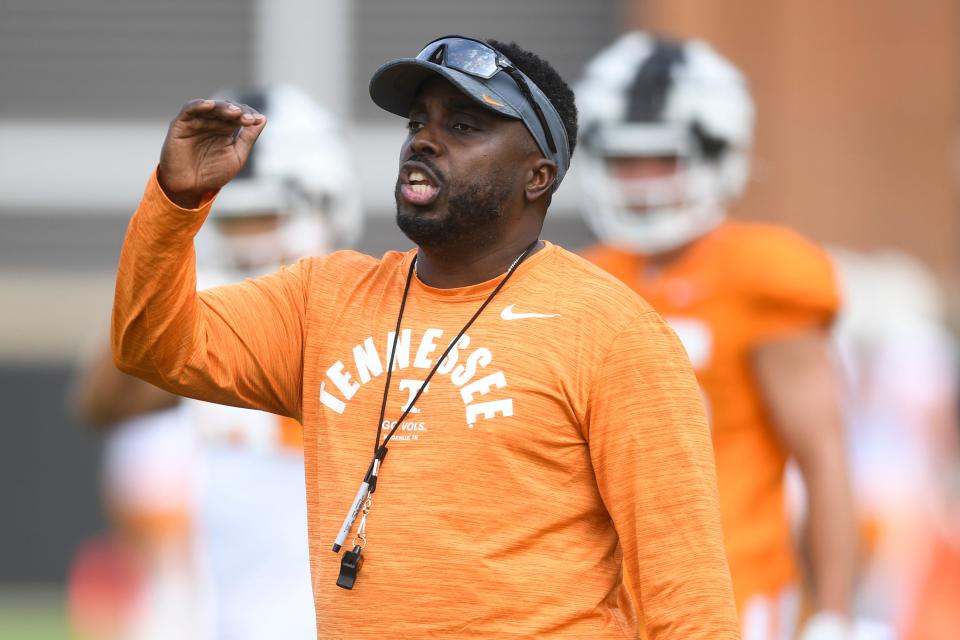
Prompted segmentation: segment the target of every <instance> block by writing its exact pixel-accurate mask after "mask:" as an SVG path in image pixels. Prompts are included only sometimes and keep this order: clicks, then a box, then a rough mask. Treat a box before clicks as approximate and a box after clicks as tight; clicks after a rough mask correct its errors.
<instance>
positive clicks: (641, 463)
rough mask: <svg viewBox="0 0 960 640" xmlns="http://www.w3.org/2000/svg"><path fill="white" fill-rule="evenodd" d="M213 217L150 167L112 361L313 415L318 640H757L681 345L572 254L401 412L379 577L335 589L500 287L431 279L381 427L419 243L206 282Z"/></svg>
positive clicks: (379, 516)
mask: <svg viewBox="0 0 960 640" xmlns="http://www.w3.org/2000/svg"><path fill="white" fill-rule="evenodd" d="M209 207H210V203H206V204H205V205H204V206H203V207H201V208H200V209H199V210H193V211H189V210H184V209H180V208H178V207H176V206H175V205H173V204H172V203H171V202H169V201H168V200H167V199H166V197H165V196H164V195H163V193H162V191H161V190H160V188H159V185H158V184H157V182H156V179H155V178H153V179H151V180H150V182H149V184H148V186H147V190H146V193H145V196H144V199H143V201H142V203H141V205H140V208H139V209H138V211H137V213H136V214H135V216H134V218H133V220H132V221H131V223H130V227H129V229H128V232H127V238H126V240H125V242H124V246H123V251H122V254H121V260H120V268H119V272H118V276H117V292H116V300H115V304H114V316H113V332H112V345H113V351H114V356H115V358H116V360H117V363H118V364H119V365H120V366H121V368H123V369H124V370H125V371H127V372H129V373H133V374H135V375H138V376H140V377H143V378H145V379H147V380H149V381H150V382H153V383H155V384H158V385H160V386H162V387H165V388H167V389H170V390H172V391H175V392H177V393H180V394H183V395H188V396H193V397H198V398H202V399H205V400H211V401H215V402H222V403H227V404H234V405H238V406H244V407H251V408H256V409H262V410H266V411H271V412H274V413H279V414H282V415H287V416H291V417H294V418H297V419H300V420H301V422H302V423H303V425H304V446H305V460H306V482H307V500H308V508H309V523H310V525H309V533H310V547H311V567H312V575H313V587H314V595H315V603H316V609H317V626H318V634H319V636H320V637H322V638H340V637H351V638H357V637H374V636H377V637H379V636H382V634H383V633H384V632H385V631H388V632H389V633H390V634H391V635H395V636H400V637H402V636H406V637H425V636H438V637H441V636H442V637H450V636H470V637H478V638H501V637H523V638H532V637H537V638H542V637H570V638H625V637H638V636H639V635H640V633H641V629H644V633H645V634H646V636H647V637H649V638H655V639H661V638H683V639H685V640H689V639H695V638H711V639H715V638H737V637H739V632H738V630H737V621H736V614H735V611H734V605H733V598H732V591H731V586H730V578H729V574H728V570H727V564H726V559H725V556H724V552H723V544H722V539H721V534H720V519H719V508H718V501H717V495H716V480H715V476H714V468H713V464H714V463H713V455H712V449H711V445H710V437H709V433H708V429H707V426H706V422H705V418H704V414H703V408H702V405H701V401H700V396H699V392H698V390H697V386H696V380H695V378H694V376H693V373H692V371H691V369H690V365H689V362H688V361H687V358H686V357H685V355H684V352H683V348H682V347H681V346H680V344H679V342H678V341H677V339H676V337H675V336H674V334H673V333H672V331H671V330H670V329H669V328H667V326H666V325H665V324H664V323H663V321H662V320H661V318H660V317H659V316H658V315H657V314H656V313H655V312H653V311H652V310H651V309H650V308H649V307H648V306H647V305H646V304H645V303H644V302H643V301H642V300H641V299H640V298H638V297H637V296H636V294H634V293H633V292H631V291H630V290H629V289H628V288H627V287H626V286H624V285H623V284H621V283H619V282H618V281H616V280H615V279H614V278H613V277H611V276H608V275H606V274H605V273H603V272H601V271H600V270H599V269H597V268H595V267H593V266H591V265H589V264H588V263H587V262H586V261H584V260H582V259H580V258H578V257H576V256H574V255H573V254H571V253H568V252H566V251H564V250H563V249H561V248H559V247H557V246H554V245H551V244H548V245H547V246H546V248H545V249H543V250H541V251H539V252H538V253H536V254H534V255H533V256H531V257H530V258H529V259H528V260H526V261H525V262H524V263H523V264H522V265H521V266H520V267H519V268H518V269H517V271H516V273H515V274H514V275H513V277H512V278H511V279H510V281H509V282H508V283H507V285H506V286H505V287H504V288H503V289H502V290H501V291H500V293H499V294H498V295H497V297H496V298H495V299H494V301H493V303H492V304H491V305H490V306H489V307H488V308H487V309H486V310H485V311H484V313H483V314H482V315H481V316H480V318H479V319H478V320H477V322H476V323H475V324H474V325H473V326H472V327H471V328H470V329H469V331H468V332H467V333H466V335H465V336H464V337H463V338H462V339H461V340H460V341H459V342H458V344H457V346H456V348H455V349H454V350H453V351H452V352H451V354H450V356H449V357H448V358H447V359H446V360H445V361H444V362H443V364H442V365H441V366H440V368H439V370H438V372H437V374H436V376H435V377H434V378H433V380H432V381H431V382H430V384H429V387H428V388H427V390H426V391H425V392H424V394H423V395H422V396H421V397H420V399H419V400H418V401H417V403H416V407H415V409H414V411H412V412H411V413H410V414H409V416H408V417H407V419H406V420H404V424H403V425H402V427H401V429H400V430H399V431H398V432H397V437H395V439H394V440H393V441H391V445H390V450H391V453H390V455H389V456H387V459H386V461H385V463H384V466H383V469H382V471H381V473H380V483H379V485H378V488H377V491H376V494H375V495H374V504H375V506H374V509H373V511H372V512H371V513H370V517H369V520H368V522H367V535H368V541H369V542H368V545H367V547H366V549H365V550H364V557H365V563H364V566H363V568H362V570H361V572H360V576H359V578H358V580H357V583H356V586H355V588H354V589H353V590H352V591H346V590H343V589H339V588H337V587H336V586H335V581H336V578H337V575H338V572H339V565H340V556H338V555H336V554H334V553H332V552H331V551H330V546H331V544H332V542H333V540H334V537H335V536H336V533H337V531H338V529H339V526H340V521H341V520H342V518H343V516H344V514H345V512H346V510H347V508H348V507H349V504H350V502H351V500H352V498H353V495H354V493H355V491H356V489H357V486H358V484H359V482H360V480H362V478H363V474H364V472H365V471H366V468H367V464H368V462H369V460H370V457H371V455H372V453H373V447H374V438H375V433H376V430H377V429H388V428H389V427H390V423H391V420H396V419H397V417H399V415H400V413H401V412H402V410H403V408H404V406H405V405H406V404H407V403H408V402H409V400H410V398H411V397H412V395H413V393H414V392H415V391H416V389H418V388H419V386H420V384H422V381H423V380H424V378H425V377H426V375H427V373H428V372H429V370H430V368H431V367H432V366H433V364H434V359H435V358H438V357H440V355H441V354H442V352H443V350H444V349H445V347H446V346H447V344H449V341H450V340H452V339H453V337H454V336H455V335H456V333H457V332H458V330H459V329H460V328H461V327H462V326H463V324H464V323H465V322H466V321H467V319H468V318H469V317H470V316H471V315H472V314H473V312H474V311H475V310H476V309H477V307H478V306H479V305H480V304H481V303H482V301H483V300H484V299H485V298H486V297H487V295H488V294H489V293H490V291H491V290H492V289H493V288H494V287H495V286H496V284H497V283H498V282H499V280H500V278H496V279H494V280H492V281H489V282H484V283H481V284H477V285H474V286H470V287H463V288H457V289H435V288H431V287H429V286H426V285H425V284H423V283H421V282H420V281H419V280H417V279H416V278H415V279H414V281H413V283H412V285H411V287H410V293H409V297H408V299H407V304H406V311H405V313H404V318H403V326H402V329H401V331H400V336H399V339H398V340H397V355H396V359H395V363H394V367H395V368H394V371H393V375H392V379H391V389H390V395H389V400H388V403H387V413H386V420H385V424H383V425H378V424H377V421H378V417H379V411H380V403H381V399H382V394H383V385H384V381H385V378H386V375H385V368H386V366H387V360H388V359H389V347H390V346H391V345H392V343H393V341H394V326H395V323H396V318H397V312H398V309H399V305H400V299H401V296H402V292H403V286H404V282H405V280H406V276H407V273H408V268H409V265H410V261H411V260H412V259H413V257H414V255H415V253H414V252H413V251H408V252H406V253H397V252H390V253H387V254H386V255H384V257H383V258H382V259H381V260H376V259H373V258H370V257H367V256H365V255H361V254H358V253H354V252H338V253H334V254H331V255H329V256H326V257H322V258H311V259H305V260H301V261H300V262H298V263H297V264H296V265H294V266H293V267H291V268H287V269H283V270H281V271H279V272H277V273H275V274H272V275H268V276H266V277H263V278H259V279H256V280H248V281H246V282H245V283H243V284H239V285H232V286H228V287H221V288H217V289H212V290H207V291H204V292H201V293H199V294H198V293H197V292H196V290H195V275H194V270H195V269H194V258H193V248H192V238H193V236H194V234H195V233H196V231H197V230H198V228H199V227H200V225H201V224H202V222H203V219H204V217H205V216H206V214H207V212H208V210H209ZM265 517H269V515H268V514H265ZM621 560H622V562H621ZM624 573H626V576H624ZM624 579H626V580H628V581H629V583H630V584H631V585H633V586H634V589H633V591H634V592H635V593H636V594H637V596H636V601H634V600H633V598H632V596H629V595H628V593H629V591H628V590H627V589H625V588H624V584H623V582H624Z"/></svg>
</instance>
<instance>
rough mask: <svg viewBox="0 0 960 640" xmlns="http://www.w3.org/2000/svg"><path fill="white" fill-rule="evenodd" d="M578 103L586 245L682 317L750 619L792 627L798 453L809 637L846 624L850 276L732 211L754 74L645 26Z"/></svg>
mask: <svg viewBox="0 0 960 640" xmlns="http://www.w3.org/2000/svg"><path fill="white" fill-rule="evenodd" d="M577 103H578V106H579V108H580V114H581V123H582V125H581V131H582V141H581V147H582V149H583V154H582V157H581V159H580V166H579V173H580V177H581V178H582V180H583V189H582V192H583V194H584V198H585V200H584V203H583V213H584V216H585V218H586V220H587V222H588V223H589V225H590V226H591V228H592V229H593V230H594V232H595V233H596V235H597V236H598V237H599V239H600V241H601V243H602V244H600V245H598V246H596V247H593V248H591V249H590V250H589V251H588V252H587V257H588V258H590V259H591V260H593V261H594V262H595V263H596V264H598V265H600V266H601V267H603V268H605V269H606V270H607V271H609V272H610V273H612V274H614V275H615V276H617V277H619V278H620V279H622V280H623V281H625V282H626V283H627V284H629V285H630V286H631V287H633V288H634V289H635V290H636V291H637V292H639V293H640V294H641V295H642V296H643V297H644V298H645V299H646V300H647V301H649V302H650V303H651V304H652V305H653V306H654V308H655V309H657V310H658V311H659V312H660V313H661V314H662V315H663V316H664V317H665V318H666V319H667V321H668V322H670V323H671V325H672V327H673V328H674V330H675V331H676V333H677V334H678V336H679V337H680V339H681V341H682V342H683V344H684V346H685V347H686V349H687V352H688V355H689V357H690V360H691V361H692V363H693V366H694V368H695V370H696V371H697V374H698V379H699V382H700V385H701V387H702V390H703V397H704V402H705V404H706V406H707V412H708V415H709V416H710V419H711V423H712V430H713V437H714V448H715V452H716V461H717V475H718V482H719V488H720V500H721V511H722V517H723V526H724V537H725V541H726V546H727V553H728V558H729V561H730V571H731V574H732V577H733V583H734V590H735V593H736V598H737V604H738V608H739V611H740V615H741V621H742V628H743V637H744V638H745V639H746V640H754V639H767V638H769V639H773V638H778V639H779V638H790V637H794V628H795V626H796V620H797V619H798V570H797V566H798V562H797V559H796V558H795V554H794V547H793V545H792V541H791V536H790V531H789V526H788V519H787V516H786V513H785V506H784V481H783V478H784V467H785V464H786V462H787V460H788V459H789V458H793V459H794V460H795V461H796V463H797V465H798V467H799V469H800V471H801V473H802V475H803V479H804V481H805V483H806V487H807V494H808V496H809V510H808V513H809V521H808V527H807V534H808V535H807V538H808V540H807V548H808V550H809V562H810V567H811V573H812V576H811V582H812V587H813V598H814V603H815V613H814V614H813V615H812V617H810V619H809V620H808V622H807V623H806V626H805V629H804V633H805V635H804V636H803V637H804V638H811V639H812V638H842V637H845V635H846V633H847V631H848V623H847V619H848V611H849V598H850V591H851V588H852V581H853V575H854V565H855V558H854V555H855V553H854V551H855V549H854V548H855V533H854V524H853V515H852V506H851V492H850V489H849V485H848V480H847V471H846V466H845V461H844V448H843V439H842V427H841V419H840V412H839V403H838V397H837V396H838V392H837V385H836V381H835V375H834V365H833V361H832V357H831V352H830V349H829V347H828V345H829V338H828V329H829V326H830V324H831V322H832V320H833V318H834V315H835V313H836V312H837V309H838V305H839V295H838V287H837V284H836V282H835V279H834V273H833V268H832V267H831V263H830V261H829V260H828V258H827V256H826V255H825V253H824V252H823V251H821V250H820V249H819V248H818V247H816V246H814V245H813V244H811V243H809V242H808V241H806V240H805V239H803V238H802V237H800V236H799V235H798V234H796V233H794V232H792V231H789V230H787V229H784V228H782V227H777V226H772V225H765V224H748V223H743V222H736V221H733V220H730V219H729V218H727V217H726V209H727V206H728V205H729V203H730V202H731V201H732V200H733V199H735V198H736V197H737V196H739V195H740V194H741V192H742V191H743V189H744V187H745V186H746V183H747V179H748V176H749V162H748V160H749V158H748V154H749V150H750V145H751V139H752V134H753V122H754V107H753V102H752V100H751V97H750V94H749V91H748V89H747V86H746V82H745V80H744V78H743V76H742V75H741V74H740V72H739V71H738V70H737V69H736V68H735V67H734V66H733V65H732V64H731V63H730V62H729V61H727V60H726V59H724V58H723V57H721V56H720V55H718V54H717V53H716V52H715V51H714V50H713V49H712V48H711V47H710V46H709V45H707V44H706V43H704V42H701V41H696V40H689V41H675V40H670V39H666V38H658V37H654V36H651V35H648V34H645V33H629V34H627V35H625V36H623V37H621V38H620V39H619V40H617V41H616V42H615V43H613V44H612V45H611V46H610V47H608V48H607V49H605V50H603V51H601V52H600V53H599V54H598V55H597V56H596V57H595V58H594V59H593V60H592V61H591V62H590V63H589V64H588V66H587V67H586V69H585V72H584V76H583V78H582V80H581V82H580V83H579V86H578V88H577ZM638 464H642V461H638Z"/></svg>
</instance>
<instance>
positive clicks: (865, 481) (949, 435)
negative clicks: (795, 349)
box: [832, 249, 960, 640]
mask: <svg viewBox="0 0 960 640" xmlns="http://www.w3.org/2000/svg"><path fill="white" fill-rule="evenodd" d="M832 253H833V257H834V260H835V262H836V263H837V265H838V266H839V269H840V274H841V277H842V281H843V288H844V309H843V312H842V313H841V314H840V317H839V321H838V322H837V325H836V329H835V331H834V339H835V340H836V343H837V345H838V347H839V353H840V355H841V356H842V358H841V360H842V362H843V364H844V371H845V373H846V385H845V390H846V398H845V399H846V402H845V412H844V413H845V421H846V424H847V438H848V442H849V447H848V450H849V451H850V460H851V465H850V471H851V477H852V480H853V487H854V492H855V495H856V497H857V512H858V518H859V521H860V530H861V532H862V535H861V539H862V540H863V542H862V545H861V546H862V548H863V552H862V554H861V555H862V556H863V558H864V560H863V571H862V576H861V579H860V581H859V584H858V588H857V591H856V600H855V608H856V611H857V613H858V617H860V616H862V617H863V618H864V619H865V620H864V621H863V622H862V623H861V624H860V625H859V626H860V627H862V628H864V629H865V630H866V629H870V630H871V635H870V636H869V637H871V638H895V637H904V638H918V639H919V638H924V639H930V640H938V639H946V638H953V637H956V635H957V630H958V629H960V607H958V603H960V528H958V524H960V520H958V519H957V514H958V513H960V511H958V509H957V493H956V489H957V485H956V479H957V477H958V476H957V475H956V474H957V469H958V468H960V467H958V453H960V451H958V442H957V436H958V430H957V427H958V421H957V391H958V389H957V383H958V376H957V353H958V352H957V344H956V338H955V337H954V336H953V335H952V334H951V333H950V332H949V331H947V329H946V328H945V322H944V312H943V306H944V305H943V295H942V292H941V291H940V289H939V287H938V285H937V282H936V280H935V279H934V278H933V277H932V276H931V275H930V274H929V273H928V272H927V271H925V270H924V269H923V267H922V266H921V265H920V264H919V263H917V262H916V261H915V260H913V259H912V258H910V257H909V256H906V255H904V254H902V253H898V252H892V251H885V252H874V253H857V252H852V251H845V250H839V249H835V250H833V252H832ZM944 605H946V606H944ZM865 637H866V636H865Z"/></svg>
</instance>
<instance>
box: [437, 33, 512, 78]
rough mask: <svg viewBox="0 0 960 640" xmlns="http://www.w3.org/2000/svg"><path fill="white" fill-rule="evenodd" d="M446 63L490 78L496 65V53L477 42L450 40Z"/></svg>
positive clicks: (494, 72) (465, 71) (466, 71)
mask: <svg viewBox="0 0 960 640" xmlns="http://www.w3.org/2000/svg"><path fill="white" fill-rule="evenodd" d="M445 62H446V65H447V66H448V67H452V68H454V69H457V70H459V71H463V72H464V73H469V74H470V75H472V76H477V77H479V78H484V79H489V78H492V77H493V76H494V75H495V74H496V73H497V71H499V70H500V69H499V67H497V53H496V52H495V51H494V50H493V49H491V48H489V47H487V46H486V45H483V44H481V43H479V42H473V41H471V40H451V41H449V42H448V43H447V52H446V61H445Z"/></svg>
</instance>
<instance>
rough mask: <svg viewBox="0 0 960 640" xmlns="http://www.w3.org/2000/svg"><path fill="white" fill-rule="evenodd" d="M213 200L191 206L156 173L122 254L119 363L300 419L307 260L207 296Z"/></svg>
mask: <svg viewBox="0 0 960 640" xmlns="http://www.w3.org/2000/svg"><path fill="white" fill-rule="evenodd" d="M211 204H212V200H210V201H207V202H205V203H203V204H202V205H201V206H200V208H198V209H195V210H187V209H182V208H180V207H178V206H177V205H175V204H173V203H172V202H170V200H169V199H168V198H167V197H166V195H165V194H164V193H163V191H162V189H161V188H160V185H159V183H158V182H157V178H156V174H154V175H153V176H152V177H151V178H150V181H149V182H148V184H147V188H146V191H145V193H144V197H143V200H141V202H140V206H139V208H138V209H137V211H136V213H135V214H134V216H133V219H132V220H131V221H130V225H129V227H128V229H127V235H126V238H125V240H124V243H123V248H122V250H121V254H120V265H119V268H118V270H117V286H116V293H115V297H114V305H113V320H112V327H111V348H112V350H113V357H114V360H115V361H116V364H117V366H118V367H119V368H120V369H121V370H123V371H125V372H127V373H130V374H132V375H135V376H137V377H139V378H142V379H144V380H146V381H148V382H151V383H153V384H155V385H157V386H159V387H162V388H164V389H167V390H169V391H172V392H174V393H177V394H180V395H184V396H188V397H192V398H198V399H201V400H207V401H210V402H217V403H221V404H229V405H234V406H238V407H244V408H251V409H261V410H264V411H269V412H271V413H277V414H280V415H285V416H290V417H292V418H296V419H299V418H300V413H301V394H302V391H301V386H302V385H301V377H302V360H303V359H302V353H303V334H304V331H303V325H304V315H305V307H306V302H305V295H306V294H305V291H306V286H305V285H304V280H305V277H306V274H305V272H306V270H307V263H306V262H305V261H301V262H300V263H297V265H295V266H293V267H291V268H285V269H282V270H280V271H278V272H276V273H273V274H270V275H267V276H264V277H262V278H257V279H253V280H247V281H245V282H243V283H241V284H236V285H230V286H226V287H218V288H215V289H210V290H207V291H204V292H200V293H198V292H197V290H196V286H197V285H196V259H195V255H194V249H193V237H194V235H196V233H197V231H198V230H199V229H200V226H201V225H202V224H203V221H204V219H205V218H206V216H207V214H208V213H209V210H210V207H211Z"/></svg>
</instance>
